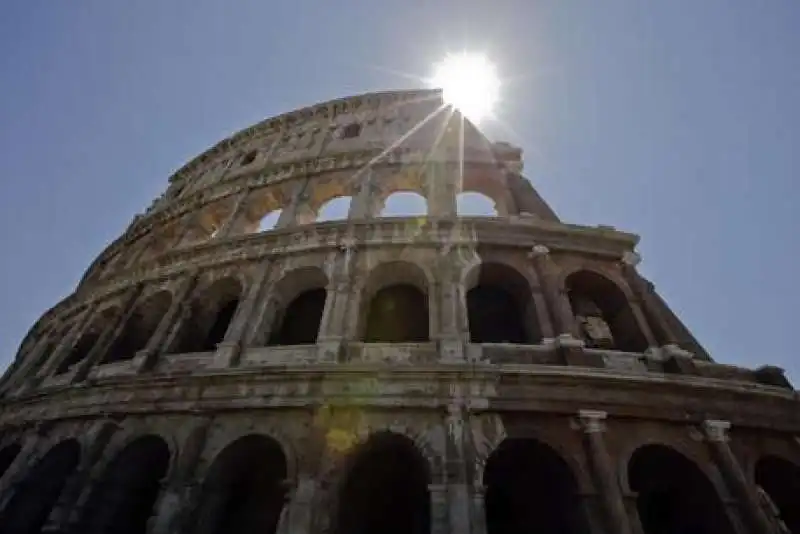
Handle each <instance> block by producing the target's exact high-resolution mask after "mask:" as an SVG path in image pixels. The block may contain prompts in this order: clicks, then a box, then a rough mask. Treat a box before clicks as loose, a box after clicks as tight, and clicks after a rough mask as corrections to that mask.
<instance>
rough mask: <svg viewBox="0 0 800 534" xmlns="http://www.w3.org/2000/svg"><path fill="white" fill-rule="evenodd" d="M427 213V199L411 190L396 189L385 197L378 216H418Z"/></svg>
mask: <svg viewBox="0 0 800 534" xmlns="http://www.w3.org/2000/svg"><path fill="white" fill-rule="evenodd" d="M427 214H428V201H427V200H426V199H425V197H424V196H422V195H420V194H419V193H415V192H413V191H396V192H394V193H392V194H390V195H389V196H387V197H386V198H385V199H383V203H382V206H381V209H380V215H379V216H380V217H418V216H425V215H427Z"/></svg>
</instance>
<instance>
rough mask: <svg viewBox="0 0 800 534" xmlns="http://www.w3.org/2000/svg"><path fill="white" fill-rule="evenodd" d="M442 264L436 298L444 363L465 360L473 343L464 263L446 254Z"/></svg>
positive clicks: (438, 333)
mask: <svg viewBox="0 0 800 534" xmlns="http://www.w3.org/2000/svg"><path fill="white" fill-rule="evenodd" d="M441 254H442V256H441V261H440V262H439V279H440V283H439V284H437V285H436V290H437V291H435V292H434V297H435V298H436V299H438V301H439V302H438V304H439V306H438V308H439V311H440V315H439V331H438V332H435V339H436V341H438V343H439V358H440V360H441V361H443V362H452V363H457V362H463V361H465V356H466V354H465V352H466V351H465V346H464V344H465V343H466V342H467V341H469V337H468V326H467V324H466V323H467V321H466V315H465V314H466V300H465V299H464V295H465V291H464V284H463V283H462V282H461V278H460V274H461V272H460V271H461V270H460V269H459V268H458V267H460V266H461V263H460V262H459V261H458V260H457V259H456V258H454V257H453V255H452V254H449V253H447V252H445V251H442V252H441Z"/></svg>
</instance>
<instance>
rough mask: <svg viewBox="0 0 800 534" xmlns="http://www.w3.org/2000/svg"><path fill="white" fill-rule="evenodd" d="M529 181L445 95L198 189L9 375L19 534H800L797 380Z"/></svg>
mask: <svg viewBox="0 0 800 534" xmlns="http://www.w3.org/2000/svg"><path fill="white" fill-rule="evenodd" d="M521 172H522V157H521V150H519V149H517V148H515V147H513V146H511V145H509V144H507V143H492V142H490V141H488V140H487V139H486V138H485V137H484V136H483V135H482V134H481V133H480V132H479V131H478V130H477V129H476V128H475V126H473V125H472V124H470V123H469V122H467V121H464V120H463V119H462V118H461V117H460V116H459V114H458V113H454V112H453V110H452V109H449V108H448V107H446V106H443V105H442V102H441V96H440V93H438V92H436V91H407V92H391V93H374V94H366V95H361V96H355V97H351V98H344V99H340V100H334V101H331V102H326V103H322V104H318V105H315V106H311V107H308V108H304V109H301V110H298V111H293V112H290V113H287V114H285V115H281V116H279V117H276V118H273V119H269V120H266V121H264V122H261V123H259V124H257V125H255V126H252V127H250V128H247V129H246V130H243V131H241V132H239V133H237V134H235V135H233V136H232V137H230V138H228V139H225V140H223V141H221V142H220V143H218V144H217V145H216V146H214V147H213V148H211V149H209V150H208V151H206V152H205V153H203V154H202V155H200V156H199V157H197V158H196V159H194V160H192V161H191V162H189V163H188V164H187V165H186V166H185V167H183V168H182V169H180V170H179V171H178V172H177V173H176V174H175V175H174V176H172V177H171V178H170V180H169V187H168V188H167V190H166V192H165V193H164V194H163V195H162V196H161V197H160V198H159V199H157V200H156V201H155V202H154V203H153V205H152V206H151V207H150V208H149V209H148V210H147V211H146V212H145V213H144V214H142V215H139V216H137V217H136V218H135V219H134V221H133V222H132V223H131V225H130V227H129V228H128V229H127V230H126V231H125V233H124V234H123V235H122V236H121V237H120V238H119V239H117V240H116V241H115V242H113V243H112V244H111V245H110V246H109V247H108V248H107V249H106V250H105V251H104V252H103V253H102V254H100V256H99V257H98V258H97V259H96V260H95V262H94V263H93V264H92V265H91V267H90V268H89V269H88V271H87V272H86V275H85V276H84V278H83V280H82V281H81V283H80V284H79V285H78V287H77V288H76V289H75V292H74V293H73V294H72V295H70V296H69V297H67V298H66V299H65V300H64V301H62V302H60V303H58V304H57V305H56V306H55V307H54V308H53V309H51V310H50V311H48V312H47V313H45V314H44V316H43V317H42V318H41V319H40V320H39V321H38V322H37V323H36V324H35V325H34V326H33V328H32V329H31V330H30V332H29V334H28V335H27V336H26V338H25V340H24V342H23V343H22V346H21V348H20V350H19V353H18V354H17V356H16V359H15V361H14V363H13V365H12V366H11V367H10V369H9V370H8V372H7V373H6V374H5V375H4V377H3V379H2V383H0V384H1V386H0V388H1V389H0V392H2V400H1V401H0V402H1V403H2V404H1V406H2V412H0V532H2V533H3V534H32V533H37V532H59V533H75V534H78V533H80V534H100V533H104V534H105V533H107V534H128V533H129V534H144V533H153V534H167V533H176V534H178V533H180V534H184V533H186V534H188V533H198V534H228V533H231V534H251V533H252V534H255V533H267V534H269V533H276V532H277V533H280V534H322V533H331V534H368V533H375V532H382V533H388V534H394V533H397V534H400V533H412V534H421V533H428V532H432V533H435V534H444V533H453V534H456V533H458V534H461V533H470V534H484V533H489V534H516V533H523V532H526V533H527V532H536V533H559V534H590V533H591V534H662V533H665V534H666V533H670V534H728V533H736V534H744V533H753V534H771V533H786V532H793V533H794V534H800V442H798V438H797V437H796V436H798V435H800V415H798V407H800V404H798V399H797V395H796V393H795V392H794V390H793V389H792V387H791V385H790V384H789V383H788V381H787V380H786V378H785V377H784V374H783V372H782V370H780V369H778V368H776V367H770V366H764V367H761V368H758V369H755V370H751V369H744V368H740V367H734V366H730V365H724V364H720V363H715V362H714V361H712V360H711V358H710V357H709V355H708V354H707V353H706V351H705V350H704V349H703V348H702V347H701V346H700V344H699V343H698V342H697V341H696V340H695V339H694V338H693V336H692V335H691V334H690V332H689V330H688V329H687V328H686V327H685V326H684V325H683V324H682V323H681V322H680V321H679V319H678V318H677V317H676V316H675V315H674V314H673V313H672V312H671V311H670V309H669V308H668V307H667V305H666V304H665V303H664V301H663V300H662V299H661V298H660V297H659V296H658V294H657V293H656V292H655V290H654V288H653V285H652V284H651V283H650V282H648V281H647V280H645V279H644V278H642V276H641V275H640V274H639V273H638V272H637V270H636V268H635V266H636V263H637V255H636V253H635V252H634V247H635V245H636V243H637V239H638V238H637V237H636V236H634V235H632V234H628V233H624V232H620V231H618V230H615V229H614V228H612V227H607V226H596V227H587V226H577V225H571V224H565V223H562V222H561V221H560V220H559V219H558V218H557V216H556V215H555V213H554V212H553V211H552V210H551V209H550V208H549V207H548V206H547V204H546V203H545V202H544V201H543V200H542V198H540V196H539V195H538V194H537V193H536V191H535V190H534V189H533V187H532V186H531V183H530V182H529V181H528V180H526V179H525V178H523V177H522V175H521ZM395 195H400V196H402V195H405V196H406V199H405V201H404V202H406V204H405V206H406V208H405V209H406V210H408V211H409V213H406V214H405V215H406V216H399V217H398V216H392V213H391V209H390V208H391V206H392V205H394V204H393V202H395V203H396V199H397V198H399V197H397V196H395ZM412 197H413V198H412ZM476 198H482V199H484V200H487V199H488V200H489V202H488V204H489V206H490V208H492V209H493V211H494V213H490V212H489V211H488V210H486V211H483V212H481V213H478V214H476V213H474V211H475V209H474V207H475V205H476V204H474V202H475V199H476ZM414 199H416V200H414ZM331 206H334V207H335V208H336V209H333V208H331ZM337 210H338V211H337ZM387 210H388V211H387ZM414 210H417V212H414ZM478 211H480V210H478ZM468 212H473V214H472V215H469V213H468ZM665 224H668V221H665ZM54 268H55V267H54ZM719 298H720V299H721V300H722V299H728V298H730V296H729V295H728V296H726V295H720V297H719ZM748 334H750V335H758V334H757V333H744V332H742V333H739V335H748ZM722 356H724V355H722ZM768 357H769V355H768V354H764V355H761V354H754V355H753V358H754V359H755V360H758V359H761V358H764V359H767V358H768Z"/></svg>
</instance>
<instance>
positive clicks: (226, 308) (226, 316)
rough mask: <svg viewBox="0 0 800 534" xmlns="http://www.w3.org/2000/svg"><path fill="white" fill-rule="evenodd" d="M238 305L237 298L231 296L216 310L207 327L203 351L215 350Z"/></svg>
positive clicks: (223, 336)
mask: <svg viewBox="0 0 800 534" xmlns="http://www.w3.org/2000/svg"><path fill="white" fill-rule="evenodd" d="M238 307H239V299H238V298H232V299H230V300H228V301H226V302H224V303H223V304H222V306H221V307H220V308H219V309H218V310H217V313H216V315H215V317H214V321H213V322H212V323H211V327H210V328H209V329H208V335H207V336H206V339H205V342H204V343H203V347H202V350H203V351H211V350H216V349H217V345H218V344H219V343H222V340H223V339H225V333H226V332H227V331H228V326H230V324H231V321H232V320H233V316H234V314H235V313H236V308H238Z"/></svg>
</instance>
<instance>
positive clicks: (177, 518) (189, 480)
mask: <svg viewBox="0 0 800 534" xmlns="http://www.w3.org/2000/svg"><path fill="white" fill-rule="evenodd" d="M210 427H211V418H202V419H200V420H199V421H197V422H196V423H195V424H194V427H193V428H192V430H191V431H190V432H189V434H188V436H187V437H186V440H185V441H184V444H183V447H182V448H181V453H180V455H179V456H178V459H177V464H176V466H175V469H174V470H173V473H172V476H170V477H169V479H168V480H167V481H166V483H165V484H164V485H163V488H162V490H161V493H160V494H159V496H158V499H157V500H156V503H155V505H154V506H153V509H154V510H155V513H154V515H153V517H152V518H151V519H150V523H149V528H148V533H149V534H173V533H179V532H187V531H188V529H189V528H190V527H191V526H192V525H191V524H190V523H191V522H192V516H193V515H194V512H195V511H196V508H197V505H198V502H197V501H198V499H200V498H201V497H202V496H201V495H200V494H199V487H198V486H199V484H196V483H195V482H194V478H195V471H196V470H197V465H198V463H199V462H200V458H201V457H202V454H203V450H204V449H205V446H206V440H207V438H208V431H209V429H210ZM201 528H202V527H201Z"/></svg>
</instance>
